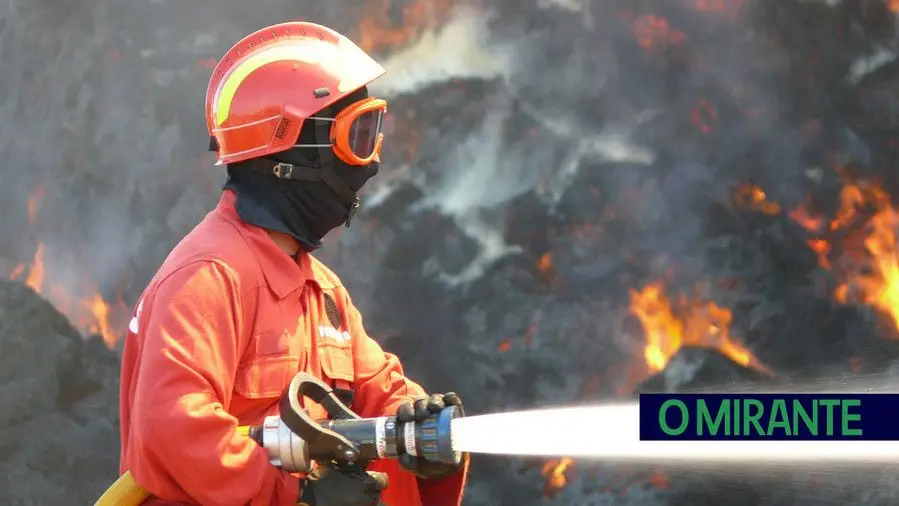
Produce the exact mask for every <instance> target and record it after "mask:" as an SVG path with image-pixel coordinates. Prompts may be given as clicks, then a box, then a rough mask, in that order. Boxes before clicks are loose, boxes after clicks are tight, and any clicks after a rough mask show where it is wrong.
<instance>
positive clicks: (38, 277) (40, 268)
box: [9, 243, 44, 293]
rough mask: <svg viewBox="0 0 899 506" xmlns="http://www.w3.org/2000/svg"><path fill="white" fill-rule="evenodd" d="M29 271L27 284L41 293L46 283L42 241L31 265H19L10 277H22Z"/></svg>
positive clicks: (26, 279)
mask: <svg viewBox="0 0 899 506" xmlns="http://www.w3.org/2000/svg"><path fill="white" fill-rule="evenodd" d="M26 270H27V271H28V276H27V277H26V278H25V284H26V285H28V286H29V287H31V289H32V290H34V291H35V292H38V293H40V291H41V287H42V286H43V285H44V244H43V243H40V244H38V245H37V251H35V252H34V259H33V260H31V265H30V266H26V265H25V264H19V265H17V266H16V267H15V268H14V269H13V270H12V272H10V273H9V279H13V280H15V279H21V278H22V275H23V274H25V271H26Z"/></svg>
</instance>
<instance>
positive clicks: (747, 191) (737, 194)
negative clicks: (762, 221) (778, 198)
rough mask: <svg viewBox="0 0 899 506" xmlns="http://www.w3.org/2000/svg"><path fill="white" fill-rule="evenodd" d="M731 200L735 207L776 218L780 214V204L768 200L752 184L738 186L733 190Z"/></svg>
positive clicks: (763, 193)
mask: <svg viewBox="0 0 899 506" xmlns="http://www.w3.org/2000/svg"><path fill="white" fill-rule="evenodd" d="M732 198H733V201H734V204H735V205H737V206H739V207H742V208H746V209H751V210H753V211H756V212H759V213H762V214H766V215H768V216H776V215H778V214H780V212H781V208H780V204H778V203H776V202H771V201H770V200H768V196H767V195H766V194H765V192H764V191H762V189H761V188H759V187H758V186H757V185H755V184H752V183H741V184H739V185H738V186H737V188H736V189H735V190H734V192H733V195H732Z"/></svg>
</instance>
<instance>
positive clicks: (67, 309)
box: [9, 243, 124, 347]
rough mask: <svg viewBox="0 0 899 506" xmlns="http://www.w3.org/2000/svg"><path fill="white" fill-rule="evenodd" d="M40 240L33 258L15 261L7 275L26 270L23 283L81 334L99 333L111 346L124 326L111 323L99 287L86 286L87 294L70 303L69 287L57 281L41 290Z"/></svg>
mask: <svg viewBox="0 0 899 506" xmlns="http://www.w3.org/2000/svg"><path fill="white" fill-rule="evenodd" d="M44 251H45V248H44V244H43V243H40V244H38V246H37V251H36V252H35V254H34V259H33V260H32V261H31V264H30V265H27V266H26V265H25V264H21V265H17V266H16V267H15V269H13V270H12V272H11V273H10V274H9V278H10V279H13V280H20V279H21V278H22V276H23V275H24V274H25V273H26V272H27V273H28V275H27V276H26V277H25V280H24V282H25V284H26V285H28V286H29V287H31V289H32V290H34V291H35V292H36V293H38V294H40V295H42V296H44V297H46V298H47V300H49V301H50V303H51V304H53V305H54V306H55V307H56V308H57V309H58V310H59V311H60V312H61V313H63V314H64V315H66V317H67V318H68V319H69V321H71V322H72V325H74V326H75V327H76V328H77V329H78V330H79V331H81V333H82V334H86V335H99V336H101V337H102V338H103V341H104V342H105V343H106V344H107V345H108V346H110V347H112V346H113V345H114V344H115V342H116V341H117V340H118V338H119V336H121V335H123V334H124V332H123V330H124V328H121V329H120V328H118V327H116V326H114V325H112V323H111V316H110V313H111V308H110V305H109V303H108V302H106V300H105V299H104V298H103V296H102V295H100V292H99V290H97V288H96V287H94V286H89V287H88V289H87V290H85V293H87V294H89V295H87V296H85V297H84V298H83V299H81V300H79V301H77V303H76V304H72V296H71V295H70V294H69V291H68V290H66V289H65V288H64V287H62V286H60V285H51V286H50V287H49V289H48V290H45V286H44V285H45V277H46V272H45V265H44Z"/></svg>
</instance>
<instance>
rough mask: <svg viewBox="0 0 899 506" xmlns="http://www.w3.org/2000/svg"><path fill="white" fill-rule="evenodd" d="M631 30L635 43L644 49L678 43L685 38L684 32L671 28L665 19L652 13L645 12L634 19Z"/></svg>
mask: <svg viewBox="0 0 899 506" xmlns="http://www.w3.org/2000/svg"><path fill="white" fill-rule="evenodd" d="M631 31H632V32H633V34H634V37H636V38H637V43H638V44H640V45H641V46H643V47H644V48H645V49H650V48H654V47H658V46H665V45H671V46H673V45H678V44H681V43H683V41H684V40H685V39H686V36H685V35H684V32H681V31H680V30H675V29H674V28H671V25H670V23H669V22H668V20H667V19H665V18H663V17H661V16H655V15H653V14H645V15H643V16H640V17H638V18H637V19H636V20H634V22H633V23H631Z"/></svg>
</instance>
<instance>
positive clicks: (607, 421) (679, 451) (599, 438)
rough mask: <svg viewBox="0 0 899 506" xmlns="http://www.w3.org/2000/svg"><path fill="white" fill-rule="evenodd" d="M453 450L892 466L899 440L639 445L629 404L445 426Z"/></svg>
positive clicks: (634, 407) (635, 413)
mask: <svg viewBox="0 0 899 506" xmlns="http://www.w3.org/2000/svg"><path fill="white" fill-rule="evenodd" d="M451 425H452V427H451V438H452V444H453V449H454V450H455V451H462V452H472V453H488V454H495V455H518V456H533V457H562V456H564V457H572V458H581V459H598V460H603V461H631V462H646V463H653V464H663V463H687V462H693V463H709V462H722V463H724V462H728V463H753V462H777V463H819V462H822V461H831V462H834V461H855V462H881V463H886V462H890V463H895V462H899V441H839V440H834V441H764V440H762V441H732V440H731V441H727V440H723V441H722V440H719V441H641V440H640V433H639V432H640V408H639V406H638V404H637V403H636V402H629V403H615V404H605V405H597V406H584V407H574V408H571V407H566V408H556V409H540V410H532V411H515V412H508V413H496V414H489V415H476V416H469V417H465V418H457V419H455V420H453V421H452V424H451Z"/></svg>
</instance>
